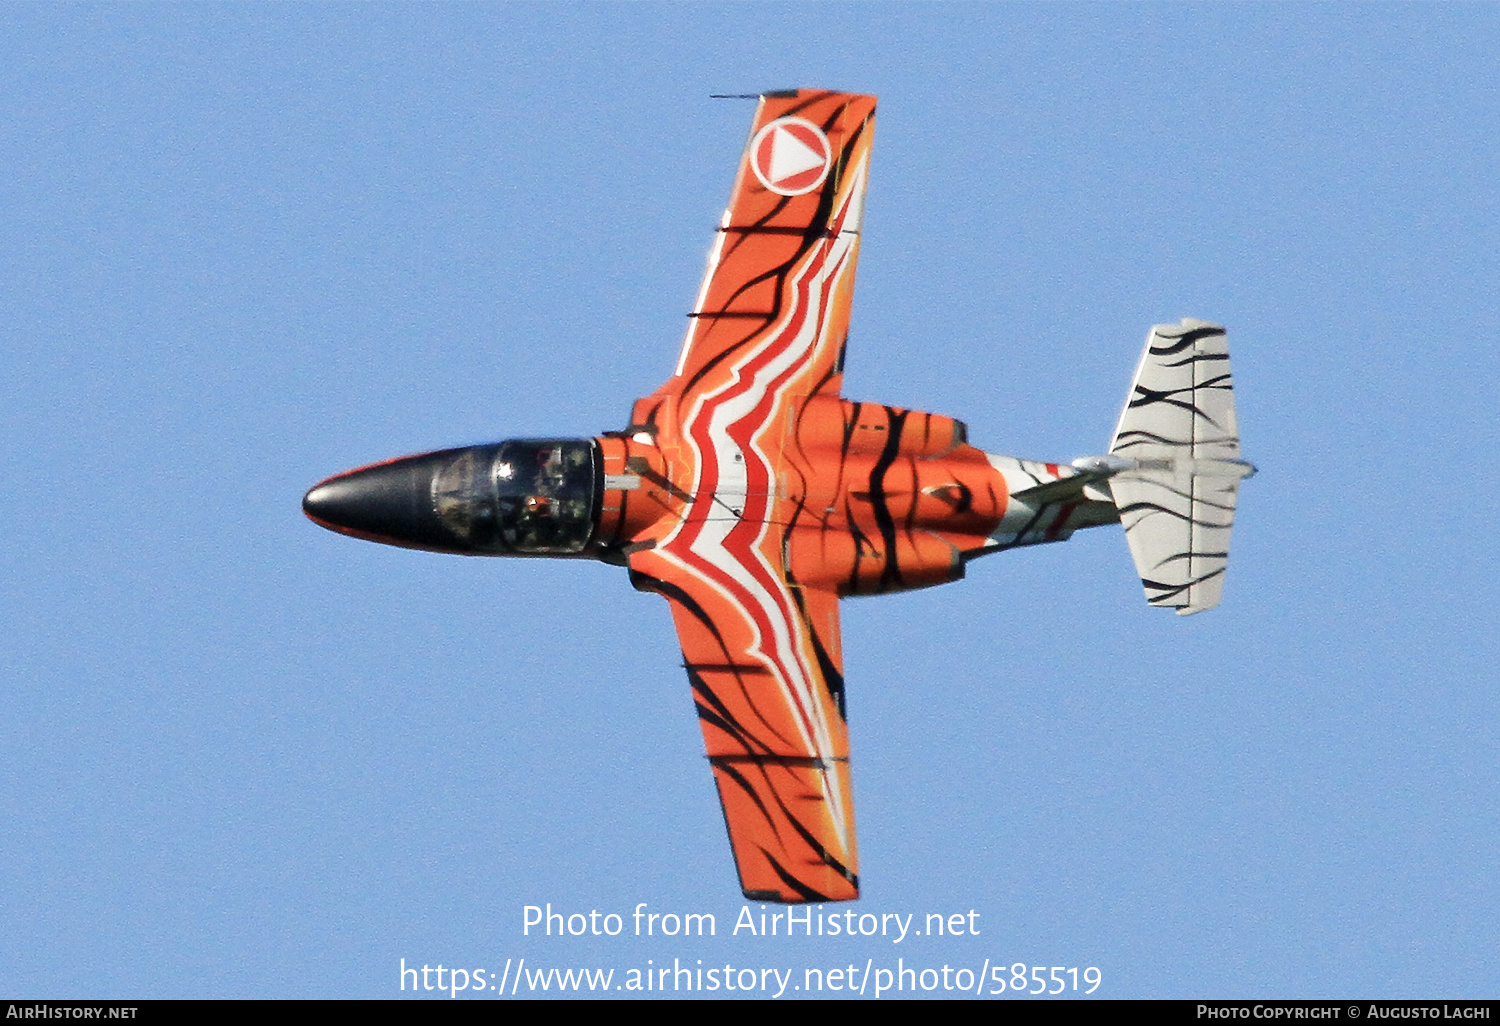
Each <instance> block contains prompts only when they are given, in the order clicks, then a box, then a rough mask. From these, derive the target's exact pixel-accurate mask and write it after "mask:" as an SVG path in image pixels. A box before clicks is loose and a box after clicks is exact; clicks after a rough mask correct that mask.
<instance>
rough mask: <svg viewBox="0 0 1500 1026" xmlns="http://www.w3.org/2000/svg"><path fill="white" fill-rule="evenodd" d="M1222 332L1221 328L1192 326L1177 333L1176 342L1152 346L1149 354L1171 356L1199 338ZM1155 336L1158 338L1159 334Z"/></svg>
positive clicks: (1211, 336)
mask: <svg viewBox="0 0 1500 1026" xmlns="http://www.w3.org/2000/svg"><path fill="white" fill-rule="evenodd" d="M1222 334H1224V329H1223V328H1193V329H1191V330H1189V331H1184V332H1183V333H1182V334H1181V335H1179V336H1178V337H1177V341H1176V342H1173V343H1171V344H1169V345H1165V346H1152V347H1151V355H1152V356H1171V355H1172V354H1173V353H1180V352H1182V351H1183V350H1184V349H1186V348H1187V347H1188V346H1190V345H1192V344H1193V343H1195V342H1197V341H1198V340H1199V339H1200V338H1213V337H1214V336H1215V335H1222ZM1156 337H1158V338H1160V337H1161V336H1156Z"/></svg>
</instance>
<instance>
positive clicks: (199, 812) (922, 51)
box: [0, 4, 1500, 997]
mask: <svg viewBox="0 0 1500 1026" xmlns="http://www.w3.org/2000/svg"><path fill="white" fill-rule="evenodd" d="M1497 38H1500V10H1497V9H1496V8H1495V7H1493V6H1488V5H1443V6H1430V5H1420V6H1418V5H1411V6H1406V5H1400V6H1387V5H1296V4H1287V5H1270V6H1260V5H1208V6H1200V5H1190V4H1173V5H1129V4H1115V5H1097V6H1096V5H1087V6H1075V5H980V6H971V5H927V4H923V5H914V6H907V5H899V4H884V5H861V6H837V5H819V6H803V5H792V4H787V5H782V4H771V5H764V4H745V5H729V6H717V5H693V6H664V5H634V4H632V5H593V6H571V5H545V6H525V5H504V6H488V5H445V6H416V5H399V6H379V5H360V6H353V5H334V4H323V5H305V6H290V5H283V6H273V7H265V6H248V5H212V6H208V5H202V6H160V5H128V6H126V5H114V6H98V5H75V6H66V7H65V6H57V5H31V4H11V5H7V6H3V7H0V226H3V241H0V461H3V463H0V465H3V468H4V473H3V481H4V488H3V489H0V531H3V538H4V542H3V544H0V618H3V619H0V622H3V624H4V627H5V630H4V637H3V639H0V822H3V823H4V824H5V828H4V830H0V991H3V992H5V993H8V994H11V995H22V994H24V995H28V996H38V997H78V996H97V997H103V996H119V997H216V996H247V997H254V996H300V997H323V996H327V997H335V996H351V997H387V996H399V994H400V993H401V992H400V991H399V989H398V985H399V965H400V960H401V959H403V958H404V959H405V960H406V964H407V965H409V966H410V965H414V964H428V965H432V966H435V965H436V964H438V963H443V964H444V965H445V966H449V967H453V966H463V967H466V968H483V969H484V970H485V971H486V973H487V974H488V973H495V974H498V973H499V972H500V971H501V969H502V968H503V966H504V965H505V964H506V960H507V959H520V958H522V957H525V958H527V959H528V960H529V963H530V964H531V965H532V966H536V967H544V966H545V967H550V966H556V967H559V968H565V967H585V966H587V967H598V968H609V967H613V968H615V969H616V970H617V971H618V972H619V973H620V974H621V976H617V977H616V981H617V982H618V980H619V979H620V978H621V977H622V976H623V975H624V973H625V972H626V971H627V970H628V969H629V968H631V967H637V968H642V967H645V966H646V964H647V960H650V962H651V964H652V965H653V966H659V965H660V964H662V963H664V962H671V961H672V960H673V959H677V960H679V962H681V963H682V964H687V963H688V962H689V961H692V962H693V963H694V967H695V968H696V962H697V960H698V959H703V960H704V964H705V965H706V966H707V965H712V964H723V963H728V964H732V965H733V966H735V967H736V969H738V968H740V967H742V966H750V967H756V968H760V967H775V968H778V969H781V970H795V972H796V974H797V976H796V981H797V982H799V983H800V982H801V981H802V980H803V979H804V977H803V975H802V973H803V971H804V969H806V968H808V967H819V968H824V969H826V968H828V967H831V966H841V965H844V964H845V963H850V964H853V963H856V962H857V963H866V964H869V965H872V966H874V967H876V968H879V967H881V966H882V965H885V964H887V963H889V964H890V965H891V966H892V967H894V965H895V959H896V958H898V957H900V958H904V960H905V961H904V963H903V964H904V965H905V966H908V967H912V966H915V967H917V968H923V967H934V968H936V967H940V966H941V965H944V964H946V965H949V966H952V967H955V968H956V967H959V966H966V967H972V968H971V972H977V971H979V969H980V967H981V966H982V965H983V964H985V963H986V962H988V963H989V964H993V965H1002V964H1003V965H1006V966H1009V965H1011V964H1013V963H1016V962H1025V963H1027V964H1028V965H1031V964H1034V965H1044V966H1047V967H1051V966H1065V967H1079V968H1080V970H1082V968H1083V967H1087V966H1095V967H1098V968H1099V969H1100V971H1101V973H1102V976H1103V984H1102V985H1101V987H1100V989H1099V990H1098V992H1097V993H1098V994H1099V995H1100V996H1109V997H1196V996H1219V997H1235V996H1248V997H1258V996H1284V997H1295V996H1328V995H1343V996H1390V997H1397V996H1426V997H1463V996H1480V995H1488V996H1493V995H1494V993H1495V992H1496V990H1497V985H1500V970H1497V968H1496V966H1497V965H1500V940H1497V933H1496V930H1495V927H1494V924H1495V923H1496V922H1500V899H1497V897H1496V895H1497V889H1496V887H1495V881H1496V877H1497V871H1500V855H1497V852H1500V828H1497V794H1500V758H1497V750H1496V742H1495V739H1496V737H1497V735H1500V698H1497V693H1496V688H1495V677H1496V674H1495V670H1494V666H1495V663H1496V657H1497V645H1496V631H1495V615H1494V609H1495V608H1496V599H1497V594H1496V592H1497V575H1496V565H1495V563H1496V560H1495V557H1494V555H1493V549H1494V547H1493V545H1492V541H1491V540H1492V538H1493V534H1494V531H1493V525H1492V521H1493V513H1492V509H1491V507H1492V505H1493V504H1492V502H1491V501H1490V499H1489V498H1488V497H1489V496H1492V495H1494V494H1495V490H1496V486H1497V483H1500V482H1497V480H1496V478H1497V472H1496V462H1495V459H1494V455H1493V454H1494V452H1495V450H1496V448H1497V442H1500V439H1497V431H1496V427H1495V416H1494V412H1493V401H1494V400H1493V397H1494V396H1495V395H1496V394H1497V392H1500V374H1497V361H1496V358H1495V355H1494V340H1495V335H1496V331H1497V328H1500V302H1497V298H1496V295H1497V294H1496V289H1495V282H1496V281H1497V279H1500V274H1497V272H1500V267H1497V256H1496V254H1497V252H1500V228H1497V223H1500V220H1497V213H1500V211H1497V201H1496V195H1497V193H1496V188H1495V182H1496V180H1497V172H1500V160H1497V152H1500V150H1497V144H1496V134H1495V126H1496V125H1497V124H1500V86H1497V84H1496V83H1497V82H1500V58H1497V57H1496V56H1495V48H1494V45H1493V44H1494V41H1495V40H1496V39H1497ZM788 86H818V87H831V88H840V89H848V90H852V91H862V92H871V93H875V94H877V95H878V96H879V97H880V99H881V106H880V113H879V119H878V125H877V134H876V144H875V152H874V163H873V169H872V184H871V187H870V193H869V205H868V213H867V218H866V223H865V240H864V247H863V256H862V261H861V268H860V278H859V285H858V288H857V290H856V299H855V312H854V318H853V335H852V341H851V345H850V350H849V360H848V373H847V378H846V394H848V395H849V396H850V397H852V398H859V399H868V400H876V401H883V402H888V403H893V404H898V405H903V406H908V407H912V408H916V409H925V410H930V411H933V412H940V413H946V414H949V415H952V416H956V417H959V418H961V419H964V420H966V421H967V422H968V423H969V425H970V437H971V440H973V441H974V442H975V443H976V444H978V445H980V446H981V447H982V448H985V449H987V450H990V451H994V452H1000V453H1005V454H1009V455H1015V456H1020V457H1026V458H1038V459H1071V458H1073V457H1075V456H1080V455H1085V454H1091V453H1094V452H1098V451H1100V450H1101V449H1102V448H1104V447H1105V445H1106V444H1107V441H1108V437H1109V431H1110V429H1111V428H1112V426H1113V424H1114V420H1115V417H1116V414H1117V411H1118V407H1119V404H1120V402H1121V400H1122V399H1123V397H1124V393H1125V389H1126V386H1127V384H1128V381H1129V377H1130V373H1131V370H1132V368H1133V366H1134V361H1135V359H1136V356H1137V354H1138V351H1139V347H1140V344H1141V341H1142V339H1143V337H1144V335H1145V331H1146V329H1147V327H1148V326H1149V325H1150V324H1152V323H1153V322H1158V321H1175V320H1177V319H1178V318H1180V317H1182V316H1196V317H1203V318H1207V319H1211V320H1215V321H1217V322H1219V323H1223V324H1225V325H1227V326H1228V328H1229V333H1230V334H1229V338H1230V345H1231V350H1232V352H1233V354H1234V361H1235V364H1234V366H1235V377H1236V382H1237V387H1238V393H1237V394H1238V397H1239V412H1240V425H1241V431H1242V435H1243V437H1244V439H1245V452H1246V455H1247V457H1248V458H1250V459H1252V460H1253V461H1254V462H1256V463H1257V464H1258V465H1259V466H1260V468H1261V474H1260V475H1259V476H1258V477H1256V478H1255V479H1254V480H1253V481H1250V482H1248V483H1247V484H1246V486H1245V488H1244V489H1243V493H1242V499H1241V506H1240V517H1239V521H1238V524H1237V526H1236V533H1235V541H1234V548H1233V556H1232V558H1231V562H1230V572H1229V576H1228V583H1227V587H1226V591H1225V601H1224V604H1223V606H1222V607H1221V608H1220V609H1219V610H1217V611H1215V612H1212V613H1208V614H1205V615H1202V616H1198V617H1193V618H1190V619H1186V620H1184V619H1179V618H1176V617H1173V616H1170V615H1168V614H1165V613H1163V612H1161V611H1159V610H1153V609H1150V608H1148V607H1146V605H1145V602H1144V600H1143V598H1142V595H1141V593H1140V589H1139V586H1138V584H1137V583H1136V581H1135V578H1134V574H1133V572H1132V566H1131V563H1130V559H1129V556H1128V554H1127V551H1126V547H1125V545H1124V541H1123V538H1122V537H1121V536H1120V534H1119V532H1118V531H1117V530H1115V529H1101V530H1097V531H1091V532H1087V533H1085V534H1082V535H1079V536H1078V537H1076V538H1074V539H1073V540H1072V541H1071V542H1069V543H1068V544H1066V545H1057V546H1046V547H1042V548H1039V549H1035V550H1030V551H1023V552H1016V553H1011V554H1006V555H1002V556H996V557H991V558H989V559H986V560H982V561H980V562H978V563H975V564H973V565H972V566H971V568H970V573H969V577H968V579H967V580H965V581H963V582H960V583H957V584H953V585H949V586H946V587H943V588H940V589H935V590H931V591H925V592H917V593H913V594H909V595H901V596H894V597H886V598H881V599H865V600H853V601H850V602H846V603H845V604H844V608H843V617H844V631H845V634H844V650H845V658H846V671H847V677H848V681H849V709H850V721H851V739H852V745H853V752H854V767H855V773H854V781H855V793H856V802H857V807H858V817H859V829H860V851H861V862H862V865H861V871H862V877H863V884H864V897H863V898H862V899H861V901H860V902H859V903H858V906H857V910H858V911H859V912H860V913H861V914H864V913H872V914H876V915H884V914H887V913H894V914H897V915H907V914H913V915H914V918H915V920H916V921H917V922H918V923H921V922H923V921H924V917H925V916H926V915H927V914H928V913H938V912H941V913H945V914H947V913H953V912H964V913H967V912H968V911H969V910H971V909H972V910H976V911H977V912H978V913H979V914H980V918H979V919H978V920H976V922H977V925H978V926H979V929H980V934H979V935H978V936H967V935H966V936H963V937H949V936H945V937H930V936H923V937H915V936H914V937H910V938H908V939H907V940H905V941H903V942H902V943H901V944H900V945H899V946H898V945H894V944H892V943H890V940H889V938H884V939H881V938H859V939H857V940H850V939H849V938H846V937H840V938H837V939H834V938H829V937H822V938H819V937H814V938H799V939H797V940H794V941H792V942H787V941H786V940H785V939H784V938H775V939H773V938H750V937H748V936H747V935H746V934H745V933H744V932H743V931H742V932H741V933H740V934H739V935H738V936H735V935H732V934H731V933H730V930H731V927H732V924H733V923H734V922H735V920H736V918H737V917H738V915H739V914H740V910H741V907H742V906H743V905H745V904H746V903H745V902H744V901H743V900H742V899H741V898H740V896H739V893H738V889H737V887H736V886H735V880H734V876H733V870H732V865H731V862H730V857H729V851H728V844H727V841H726V839H725V837H724V832H723V825H722V821H721V818H720V813H719V809H718V803H717V800H716V798H715V796H714V792H713V786H712V783H711V780H710V777H709V773H708V769H707V767H706V765H705V764H704V761H703V754H702V747H701V746H702V742H701V739H700V737H699V733H698V728H697V725H696V722H695V720H694V717H693V708H692V703H691V701H690V699H689V696H688V690H687V684H686V681H685V679H684V677H683V674H682V671H681V668H680V667H679V666H678V665H677V664H678V660H679V654H678V652H677V648H676V644H675V641H674V637H673V634H672V629H671V622H670V617H669V615H668V610H667V607H666V605H665V603H663V602H662V601H661V599H659V598H657V597H655V596H649V595H640V594H637V593H635V592H633V591H632V590H631V589H630V587H629V585H628V583H627V582H626V579H625V576H624V574H623V572H622V571H619V570H618V569H616V568H612V567H607V566H604V565H602V564H587V563H569V562H564V561H529V560H510V561H507V560H476V559H462V558H458V557H442V556H436V555H430V554H423V553H414V552H406V551H398V550H394V549H387V548H384V547H380V546H375V545H368V544H363V543H357V542H354V541H352V540H349V539H345V538H341V537H338V536H335V535H333V534H330V533H328V532H326V531H322V530H319V529H318V528H316V527H315V526H313V525H312V524H310V523H308V522H307V521H306V520H305V519H304V518H303V517H302V515H301V513H300V510H299V507H298V503H299V500H300V498H301V495H302V493H303V492H304V491H305V490H306V489H307V488H308V487H309V486H310V485H312V484H313V483H315V482H316V481H318V480H319V479H321V478H323V477H325V476H327V475H329V474H331V473H334V472H336V471H339V470H342V469H346V468H348V467H352V466H356V465H360V464H363V463H368V462H371V461H374V460H378V459H382V458H386V457H389V456H394V455H398V454H402V453H410V452H419V451H424V450H428V449H434V448H441V447H447V446H452V445H461V444H469V443H477V442H483V441H490V440H497V439H500V438H506V437H525V436H545V435H564V436H574V435H581V436H587V435H592V434H595V433H597V432H599V431H602V430H606V429H614V428H618V427H620V426H622V425H623V424H624V422H625V418H626V414H627V412H628V409H629V404H630V402H631V400H633V399H634V398H636V397H637V396H639V395H642V394H645V393H647V392H649V391H651V390H652V389H654V388H655V387H656V385H657V384H659V383H660V381H661V380H663V379H664V378H665V377H666V376H667V375H668V374H669V373H670V372H671V369H672V366H673V361H674V359H675V356H676V353H677V350H678V346H679V342H680V339H681V333H682V330H683V314H684V312H685V311H686V310H687V309H688V308H689V306H690V305H691V302H692V299H693V296H694V295H695V293H696V289H697V285H698V280H699V277H700V275H701V272H702V266H703V259H704V255H705V253H706V251H707V248H708V245H709V243H710V239H711V230H712V226H713V224H714V222H715V219H716V218H717V217H718V215H719V213H720V211H721V210H722V208H723V204H724V201H725V199H726V197H727V194H728V189H729V184H730V179H731V176H732V173H733V168H734V164H735V161H736V160H737V159H738V156H739V152H740V148H741V147H742V146H743V144H744V137H745V130H746V127H747V125H748V121H749V117H750V114H751V109H752V105H751V104H750V103H748V102H746V101H731V100H710V99H709V98H708V96H709V94H710V93H737V92H753V91H756V90H759V89H763V88H784V87H788ZM547 902H550V903H551V904H552V905H553V906H554V908H555V909H558V910H563V911H568V912H588V911H590V910H591V909H597V910H599V911H601V912H616V913H620V914H626V915H628V913H630V912H631V911H632V910H633V909H634V908H635V907H636V906H637V905H638V904H639V903H641V902H645V903H647V906H648V908H649V909H650V910H653V911H659V912H663V913H665V912H679V913H681V912H708V913H713V914H714V915H715V916H716V917H717V923H718V929H719V935H718V936H716V937H714V938H712V939H703V940H699V939H697V938H693V939H691V940H689V939H685V938H680V937H679V938H670V939H665V940H664V939H661V938H636V937H633V936H623V935H622V936H621V937H618V938H596V937H582V938H568V939H566V940H559V939H557V938H552V939H550V940H548V939H546V938H542V939H539V938H537V937H535V936H531V937H527V936H523V934H522V921H523V908H524V906H526V905H544V904H545V903H547ZM828 911H832V910H831V909H830V910H828ZM752 912H753V913H754V914H755V915H758V914H759V910H758V908H754V907H752ZM627 930H628V927H627ZM867 960H868V961H867ZM524 990H525V988H524V987H523V988H522V991H523V992H524ZM721 993H722V992H721ZM461 996H462V995H461ZM711 996H712V995H711ZM867 996H868V995H867ZM932 996H948V992H945V991H944V990H942V989H941V988H939V989H937V990H935V991H933V992H932ZM1007 996H1009V994H1008V992H1007Z"/></svg>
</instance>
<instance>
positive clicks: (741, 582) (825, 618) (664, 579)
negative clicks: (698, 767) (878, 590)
mask: <svg viewBox="0 0 1500 1026" xmlns="http://www.w3.org/2000/svg"><path fill="white" fill-rule="evenodd" d="M779 544H780V543H779V542H778V543H777V547H779ZM686 555H687V556H688V558H687V559H682V558H679V557H678V556H676V555H673V554H671V553H668V552H663V551H662V550H661V549H654V550H650V551H646V552H639V553H636V554H634V555H632V556H631V557H630V565H631V582H632V583H633V584H634V585H635V586H636V587H637V588H639V589H641V590H643V591H657V592H660V593H661V594H663V595H665V596H666V597H667V598H668V599H669V600H670V601H671V604H672V616H673V619H674V621H675V622H676V626H677V637H678V639H679V640H680V641H681V643H682V658H683V665H684V666H685V667H686V668H687V673H688V681H689V683H690V684H691V685H692V688H693V701H694V703H695V704H696V706H697V709H698V720H699V725H700V726H701V727H702V729H703V741H704V744H705V746H706V747H707V749H708V761H709V765H710V766H712V767H713V773H714V782H715V783H716V784H717V785H718V788H719V802H720V804H721V805H722V807H723V810H724V823H725V825H726V826H727V827H728V829H729V843H730V847H731V848H732V849H733V851H734V861H735V866H736V868H737V869H738V871H739V876H740V887H741V888H742V889H743V890H744V892H745V896H746V897H747V898H751V899H754V900H757V901H783V902H807V901H844V900H848V899H851V898H857V897H859V876H858V856H857V854H856V847H855V840H854V802H853V796H852V793H851V790H850V780H849V738H848V731H847V728H846V726H845V722H844V691H843V688H844V677H843V659H842V655H841V653H840V651H839V624H838V597H837V596H836V595H835V594H833V593H832V592H825V591H819V590H814V589H805V588H797V587H793V586H790V585H788V584H787V583H786V582H785V580H784V579H782V577H781V575H780V574H779V573H778V572H777V570H778V568H776V567H774V566H773V565H769V564H770V561H769V560H762V559H758V558H757V559H753V560H752V561H751V565H745V566H732V567H728V568H720V567H717V566H714V565H713V564H711V563H706V561H703V560H701V559H697V558H694V556H695V554H691V553H689V554H686Z"/></svg>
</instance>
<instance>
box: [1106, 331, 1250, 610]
mask: <svg viewBox="0 0 1500 1026" xmlns="http://www.w3.org/2000/svg"><path fill="white" fill-rule="evenodd" d="M1109 451H1110V455H1111V456H1113V457H1116V458H1118V459H1119V460H1120V465H1121V468H1122V469H1120V470H1119V471H1118V472H1117V473H1116V474H1115V475H1114V476H1113V477H1111V478H1110V479H1109V488H1110V492H1111V493H1112V494H1113V496H1114V500H1115V506H1116V508H1117V509H1118V510H1119V511H1120V523H1121V524H1122V525H1123V526H1124V528H1125V538H1126V540H1127V541H1128V542H1129V544H1130V554H1131V556H1132V557H1134V559H1135V565H1136V570H1137V572H1139V574H1140V576H1141V584H1142V585H1143V586H1144V587H1145V589H1146V600H1147V601H1148V602H1150V603H1151V604H1152V605H1154V606H1170V607H1173V608H1175V609H1176V610H1177V612H1178V613H1179V614H1181V615H1186V614H1189V613H1197V612H1201V611H1203V610H1205V609H1212V608H1213V607H1214V606H1217V605H1218V604H1219V598H1220V595H1221V593H1222V592H1223V588H1224V568H1225V566H1226V564H1227V562H1228V559H1229V535H1230V531H1231V529H1232V528H1233V526H1234V507H1235V501H1236V498H1237V497H1238V490H1239V483H1240V481H1241V480H1242V479H1243V478H1246V477H1249V476H1250V475H1251V474H1253V473H1254V472H1255V468H1254V467H1252V466H1251V465H1250V464H1248V463H1246V462H1244V461H1243V460H1241V459H1240V439H1239V431H1238V428H1237V427H1236V425H1235V416H1234V386H1233V383H1232V381H1231V379H1230V376H1229V346H1228V344H1227V343H1226V341H1225V338H1224V329H1223V328H1222V327H1220V326H1219V325H1217V324H1209V323H1208V322H1207V321H1199V320H1194V319H1192V318H1184V319H1183V321H1182V323H1181V324H1158V325H1156V326H1155V327H1154V328H1152V329H1151V334H1150V335H1148V336H1147V338H1146V349H1145V351H1144V352H1143V353H1142V354H1141V362H1140V365H1139V366H1138V367H1137V368H1136V372H1135V382H1134V384H1133V385H1132V387H1131V391H1130V397H1129V399H1128V400H1127V401H1126V404H1125V409H1124V411H1123V412H1121V414H1120V422H1119V424H1118V425H1117V426H1116V428H1115V436H1114V440H1113V441H1111V442H1110V446H1109Z"/></svg>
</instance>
